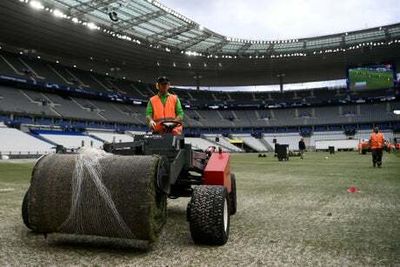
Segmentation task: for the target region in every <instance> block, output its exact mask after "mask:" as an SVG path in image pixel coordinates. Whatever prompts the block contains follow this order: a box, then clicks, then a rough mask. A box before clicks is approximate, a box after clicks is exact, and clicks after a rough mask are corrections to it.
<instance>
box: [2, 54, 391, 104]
mask: <svg viewBox="0 0 400 267" xmlns="http://www.w3.org/2000/svg"><path fill="white" fill-rule="evenodd" d="M1 74H3V75H11V76H19V77H25V78H29V79H32V80H35V81H46V82H49V83H56V84H60V85H66V86H71V87H76V88H81V89H86V90H90V91H93V92H99V93H119V94H121V95H129V96H131V97H134V98H136V99H143V100H147V99H149V97H150V96H152V95H153V94H154V93H155V92H156V89H155V86H154V84H146V83H141V82H137V81H129V80H126V79H124V77H119V78H116V77H113V76H111V75H102V74H98V73H95V72H90V71H85V70H81V69H79V68H77V67H68V66H64V65H62V64H57V63H55V62H48V61H45V60H42V59H38V58H36V57H29V56H25V55H16V54H11V53H7V52H4V51H1V52H0V75H1ZM155 78H156V77H155ZM171 91H172V92H174V93H176V94H178V95H179V97H180V99H181V101H182V102H183V103H184V104H186V105H190V106H192V107H193V106H196V107H204V106H206V105H210V104H213V103H215V104H218V105H223V106H227V107H229V106H231V105H233V104H235V105H241V104H242V105H249V104H251V105H263V106H272V105H281V106H288V105H289V106H290V105H301V104H306V103H307V104H319V103H328V102H332V101H349V100H357V99H360V98H363V99H365V98H373V97H377V96H382V94H386V92H385V91H382V90H375V91H368V90H367V91H362V92H347V91H346V90H345V89H344V88H341V89H334V90H328V89H327V88H320V89H313V90H295V91H287V92H283V93H281V92H215V91H204V90H188V89H179V88H172V89H171ZM390 94H394V92H390Z"/></svg>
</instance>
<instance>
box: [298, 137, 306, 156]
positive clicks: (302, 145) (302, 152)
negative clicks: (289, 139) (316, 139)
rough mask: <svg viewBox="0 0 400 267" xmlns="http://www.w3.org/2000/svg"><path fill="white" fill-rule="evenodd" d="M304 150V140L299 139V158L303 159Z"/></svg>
mask: <svg viewBox="0 0 400 267" xmlns="http://www.w3.org/2000/svg"><path fill="white" fill-rule="evenodd" d="M305 150H306V144H305V143H304V139H303V138H301V139H300V141H299V151H300V158H301V159H304V151H305Z"/></svg>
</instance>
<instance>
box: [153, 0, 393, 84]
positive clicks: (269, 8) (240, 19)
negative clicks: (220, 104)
mask: <svg viewBox="0 0 400 267" xmlns="http://www.w3.org/2000/svg"><path fill="white" fill-rule="evenodd" d="M160 2H161V3H162V4H164V5H165V6H167V7H169V8H172V9H173V10H175V11H177V12H178V13H180V14H182V15H184V16H186V17H188V18H190V19H192V20H193V21H195V22H197V23H199V24H200V25H202V26H204V27H205V28H208V29H209V30H211V31H214V32H216V33H219V34H222V35H225V36H227V37H234V38H242V39H250V40H283V39H299V38H307V37H315V36H322V35H329V34H335V33H342V32H348V31H355V30H361V29H366V28H373V27H377V26H382V25H388V24H394V23H399V22H400V5H399V0H362V1H361V0H346V1H343V0H341V1H339V0H261V1H260V0H246V1H244V0H190V1H187V0H161V1H160ZM321 86H329V87H338V86H339V87H341V86H346V80H337V81H329V82H328V81H326V82H318V83H303V84H288V85H285V90H290V89H295V88H296V89H305V88H313V87H321ZM204 89H210V90H245V91H246V90H251V91H254V90H256V91H259V90H260V91H264V90H268V91H269V90H279V85H272V86H246V87H240V88H232V87H227V88H224V87H217V88H204Z"/></svg>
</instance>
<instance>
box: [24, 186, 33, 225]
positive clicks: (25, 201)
mask: <svg viewBox="0 0 400 267" xmlns="http://www.w3.org/2000/svg"><path fill="white" fill-rule="evenodd" d="M29 193H30V190H29V189H28V191H26V193H25V196H24V199H23V200H22V220H23V222H24V224H25V226H26V227H28V228H29V229H31V230H32V227H31V226H30V224H29V208H28V198H29Z"/></svg>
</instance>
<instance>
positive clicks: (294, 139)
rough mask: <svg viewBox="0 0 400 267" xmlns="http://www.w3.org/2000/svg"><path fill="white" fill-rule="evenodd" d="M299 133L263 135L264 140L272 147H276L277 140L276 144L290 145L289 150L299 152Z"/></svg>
mask: <svg viewBox="0 0 400 267" xmlns="http://www.w3.org/2000/svg"><path fill="white" fill-rule="evenodd" d="M300 138H301V136H300V134H299V133H276V134H263V139H264V140H265V141H266V142H267V143H268V144H269V145H270V146H271V147H273V148H274V147H275V144H274V139H276V143H278V144H287V145H289V150H298V149H299V141H300Z"/></svg>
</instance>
